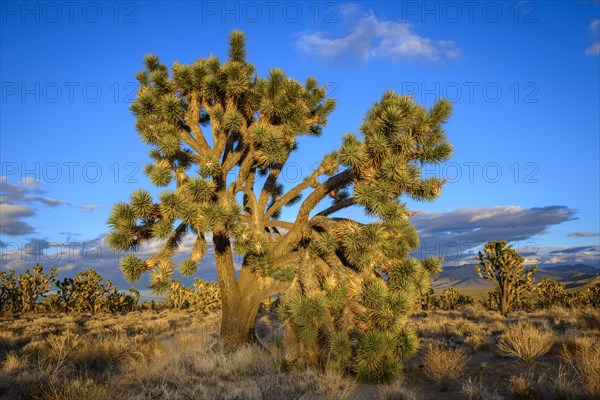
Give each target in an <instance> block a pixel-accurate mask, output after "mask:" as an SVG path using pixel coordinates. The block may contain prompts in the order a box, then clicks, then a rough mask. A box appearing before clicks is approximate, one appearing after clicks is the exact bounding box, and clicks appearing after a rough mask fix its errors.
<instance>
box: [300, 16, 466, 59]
mask: <svg viewBox="0 0 600 400" xmlns="http://www.w3.org/2000/svg"><path fill="white" fill-rule="evenodd" d="M411 29H412V27H411V26H410V25H409V24H407V23H405V22H399V21H389V20H383V19H378V18H377V17H376V16H375V15H374V13H373V12H372V11H369V12H368V13H366V14H363V15H362V16H361V17H360V18H359V19H358V21H357V22H356V23H355V24H354V26H353V27H352V29H351V31H350V32H349V33H348V34H347V35H345V36H340V37H326V35H325V34H324V33H322V32H302V33H301V34H300V35H299V36H298V39H297V40H296V46H297V48H298V49H299V50H300V51H301V52H303V53H307V54H314V55H316V56H318V57H321V58H323V59H326V60H335V59H341V58H344V57H348V56H354V57H357V58H359V59H361V60H364V61H367V60H369V59H373V58H381V59H392V60H405V59H425V60H429V61H441V60H447V59H454V58H458V57H459V56H460V54H461V52H460V49H459V48H458V46H457V45H456V44H455V43H454V42H453V41H450V40H433V39H429V38H426V37H423V36H419V35H417V34H416V33H414V32H412V31H411Z"/></svg>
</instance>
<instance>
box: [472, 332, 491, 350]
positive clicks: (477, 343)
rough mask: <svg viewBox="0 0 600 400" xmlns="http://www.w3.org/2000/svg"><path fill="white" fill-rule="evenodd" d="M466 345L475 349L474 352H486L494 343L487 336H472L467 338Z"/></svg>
mask: <svg viewBox="0 0 600 400" xmlns="http://www.w3.org/2000/svg"><path fill="white" fill-rule="evenodd" d="M465 344H466V345H467V346H470V347H471V348H473V350H486V349H488V348H489V347H490V346H491V344H492V341H491V340H490V337H489V336H487V335H482V334H472V335H469V336H467V338H466V339H465Z"/></svg>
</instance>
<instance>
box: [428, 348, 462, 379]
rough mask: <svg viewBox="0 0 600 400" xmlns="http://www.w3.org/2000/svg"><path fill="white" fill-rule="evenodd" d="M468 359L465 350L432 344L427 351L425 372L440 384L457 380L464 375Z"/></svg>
mask: <svg viewBox="0 0 600 400" xmlns="http://www.w3.org/2000/svg"><path fill="white" fill-rule="evenodd" d="M467 360H468V359H467V355H466V353H465V352H464V351H463V350H460V349H447V348H443V347H442V346H440V345H430V346H429V347H428V348H427V351H426V352H425V360H424V368H425V374H427V376H429V377H430V378H431V379H433V380H434V381H435V382H436V383H438V384H442V383H446V382H447V381H449V380H457V379H459V378H460V377H461V376H462V374H463V372H464V369H465V365H466V364H467Z"/></svg>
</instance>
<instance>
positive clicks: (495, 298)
mask: <svg viewBox="0 0 600 400" xmlns="http://www.w3.org/2000/svg"><path fill="white" fill-rule="evenodd" d="M481 305H482V306H483V307H485V309H487V310H490V311H494V310H498V307H500V291H499V290H498V289H494V290H492V291H490V292H488V294H487V296H486V297H485V298H483V299H482V300H481Z"/></svg>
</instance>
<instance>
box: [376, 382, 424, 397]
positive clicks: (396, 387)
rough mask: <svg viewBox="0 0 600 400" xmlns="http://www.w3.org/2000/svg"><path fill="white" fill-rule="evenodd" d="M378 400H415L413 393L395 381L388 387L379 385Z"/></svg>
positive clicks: (402, 383)
mask: <svg viewBox="0 0 600 400" xmlns="http://www.w3.org/2000/svg"><path fill="white" fill-rule="evenodd" d="M377 395H378V396H377V399H379V400H417V399H418V397H417V394H416V392H415V391H413V390H411V389H409V388H407V387H406V385H405V384H404V382H403V381H401V380H399V379H397V380H395V381H394V382H392V383H390V384H388V385H381V386H380V387H379V390H378V393H377Z"/></svg>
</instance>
